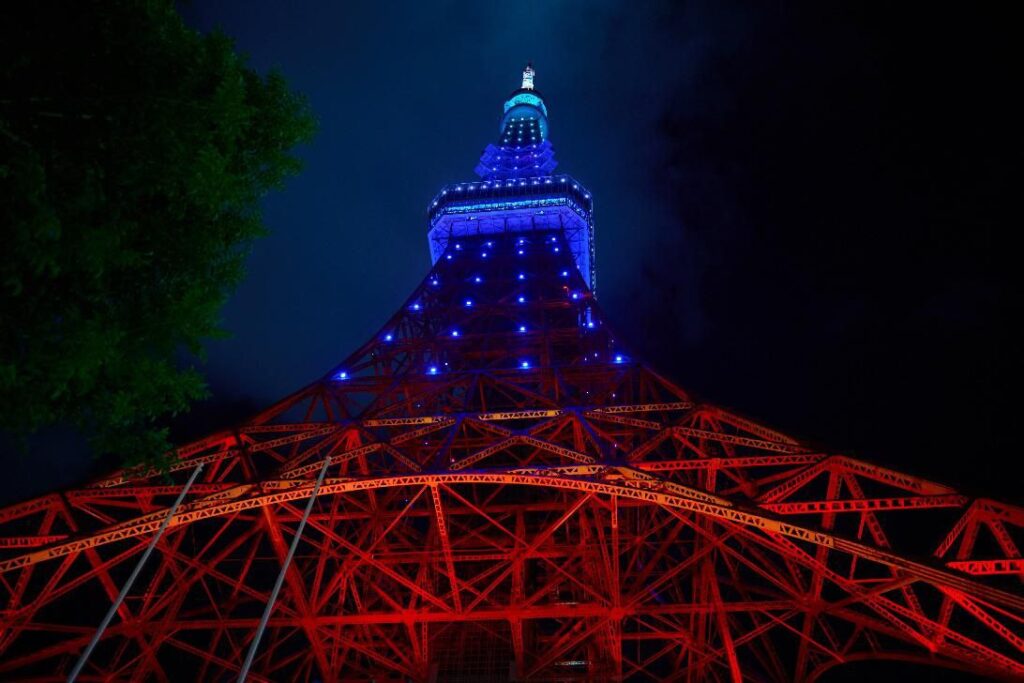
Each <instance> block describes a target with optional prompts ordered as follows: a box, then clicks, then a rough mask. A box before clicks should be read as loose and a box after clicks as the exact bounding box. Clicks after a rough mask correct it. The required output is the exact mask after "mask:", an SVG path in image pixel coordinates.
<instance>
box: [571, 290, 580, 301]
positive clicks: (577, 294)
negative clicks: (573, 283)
mask: <svg viewBox="0 0 1024 683" xmlns="http://www.w3.org/2000/svg"><path fill="white" fill-rule="evenodd" d="M572 298H573V301H575V300H576V299H579V298H580V293H579V292H573V293H572Z"/></svg>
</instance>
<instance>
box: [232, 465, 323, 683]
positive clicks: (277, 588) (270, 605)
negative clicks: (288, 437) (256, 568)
mask: <svg viewBox="0 0 1024 683" xmlns="http://www.w3.org/2000/svg"><path fill="white" fill-rule="evenodd" d="M330 464H331V458H330V456H328V457H326V458H324V466H323V467H321V468H320V476H319V477H317V480H316V486H314V487H313V494H312V495H311V496H310V497H309V502H308V503H306V511H305V512H304V513H302V521H301V522H299V528H298V529H296V530H295V538H293V539H292V544H291V545H290V546H289V547H288V554H287V555H286V556H285V558H284V564H282V565H281V571H280V572H279V573H278V575H277V581H276V582H275V583H274V590H272V591H271V592H270V600H268V601H267V606H266V607H264V608H263V616H262V617H260V625H259V626H258V627H257V628H256V635H254V636H253V638H252V642H251V643H249V651H248V652H246V653H245V662H244V663H243V664H242V671H241V672H240V673H239V674H238V683H245V679H246V678H247V677H248V676H249V669H251V668H252V662H253V660H254V659H255V658H256V650H258V649H259V647H260V639H261V638H263V631H264V630H266V628H267V622H268V621H270V613H271V612H273V611H274V603H276V602H277V594H278V593H280V592H281V585H282V584H283V583H284V575H285V573H286V572H287V571H288V566H289V565H291V563H292V557H294V556H295V549H296V548H297V547H298V545H299V539H300V538H302V532H303V530H304V529H305V528H306V520H308V519H309V513H310V511H312V509H313V502H314V501H316V497H317V495H318V494H319V493H320V486H321V485H322V484H323V483H324V476H325V475H326V474H327V466H328V465H330Z"/></svg>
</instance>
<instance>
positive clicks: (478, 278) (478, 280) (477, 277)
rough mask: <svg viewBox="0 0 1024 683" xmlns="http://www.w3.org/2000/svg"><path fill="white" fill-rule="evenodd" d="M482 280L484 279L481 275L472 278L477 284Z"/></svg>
mask: <svg viewBox="0 0 1024 683" xmlns="http://www.w3.org/2000/svg"><path fill="white" fill-rule="evenodd" d="M483 281H484V279H483V278H482V277H480V276H479V275H477V276H476V277H475V278H473V282H475V283H477V284H480V283H481V282H483Z"/></svg>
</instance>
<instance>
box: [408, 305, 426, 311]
mask: <svg viewBox="0 0 1024 683" xmlns="http://www.w3.org/2000/svg"><path fill="white" fill-rule="evenodd" d="M410 308H412V310H414V311H418V310H420V309H421V308H423V307H422V306H420V305H419V304H413V305H412V306H410Z"/></svg>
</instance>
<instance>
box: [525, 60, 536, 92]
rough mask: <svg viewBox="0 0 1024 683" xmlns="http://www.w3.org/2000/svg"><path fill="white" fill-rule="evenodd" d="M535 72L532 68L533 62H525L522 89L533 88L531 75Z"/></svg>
mask: <svg viewBox="0 0 1024 683" xmlns="http://www.w3.org/2000/svg"><path fill="white" fill-rule="evenodd" d="M536 73H537V72H536V71H534V70H533V64H532V63H530V62H527V63H526V68H525V69H523V90H533V77H534V75H535V74H536Z"/></svg>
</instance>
